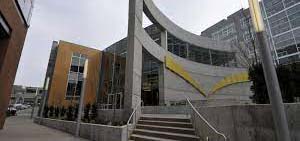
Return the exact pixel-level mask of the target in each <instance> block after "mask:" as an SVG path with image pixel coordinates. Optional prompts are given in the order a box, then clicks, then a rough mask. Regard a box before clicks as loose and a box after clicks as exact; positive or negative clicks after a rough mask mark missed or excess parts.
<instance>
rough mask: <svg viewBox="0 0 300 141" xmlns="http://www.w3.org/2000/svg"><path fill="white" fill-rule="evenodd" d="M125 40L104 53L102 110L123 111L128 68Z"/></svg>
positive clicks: (101, 80) (101, 94) (100, 90)
mask: <svg viewBox="0 0 300 141" xmlns="http://www.w3.org/2000/svg"><path fill="white" fill-rule="evenodd" d="M126 47H127V41H126V40H125V39H123V40H121V41H120V42H117V43H116V44H114V45H112V46H111V47H109V48H107V49H106V50H104V51H103V54H102V64H101V71H100V73H101V74H100V86H99V97H98V100H99V101H100V108H101V109H122V108H123V106H124V86H125V68H126Z"/></svg>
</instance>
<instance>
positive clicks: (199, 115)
mask: <svg viewBox="0 0 300 141" xmlns="http://www.w3.org/2000/svg"><path fill="white" fill-rule="evenodd" d="M186 100H187V102H188V103H189V105H190V106H191V107H192V109H193V111H194V112H195V113H196V114H197V115H198V117H200V118H201V119H202V120H203V121H204V122H205V123H206V124H207V125H208V127H210V128H211V129H212V130H213V131H214V132H215V133H216V134H217V135H219V136H222V137H223V138H224V140H225V141H226V140H227V138H226V136H225V134H223V133H221V132H219V131H217V130H216V129H215V128H214V127H213V126H212V125H211V124H210V123H209V122H208V121H207V120H206V119H205V118H204V117H203V116H202V115H201V114H200V113H199V112H198V111H197V110H196V108H195V107H194V106H193V104H192V103H191V101H190V99H189V98H188V97H186ZM207 139H208V138H207Z"/></svg>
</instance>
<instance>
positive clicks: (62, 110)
mask: <svg viewBox="0 0 300 141" xmlns="http://www.w3.org/2000/svg"><path fill="white" fill-rule="evenodd" d="M65 114H66V109H65V107H64V106H62V107H61V108H60V117H61V118H64V117H65Z"/></svg>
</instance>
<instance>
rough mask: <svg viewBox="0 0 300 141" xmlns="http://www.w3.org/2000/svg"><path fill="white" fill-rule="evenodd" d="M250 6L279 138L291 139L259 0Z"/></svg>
mask: <svg viewBox="0 0 300 141" xmlns="http://www.w3.org/2000/svg"><path fill="white" fill-rule="evenodd" d="M249 8H250V13H251V18H252V22H253V26H254V29H255V32H256V36H257V41H258V46H259V48H260V55H261V61H262V66H263V70H264V76H265V81H266V85H267V89H268V95H269V99H270V103H271V106H272V114H273V120H274V124H275V129H276V135H277V140H279V141H290V140H291V139H290V134H289V128H288V124H287V119H286V114H285V110H284V105H283V102H282V97H281V91H280V87H279V83H278V78H277V74H276V71H275V67H274V64H273V59H272V56H271V51H270V47H269V44H268V40H267V37H266V32H265V26H264V22H263V18H262V15H261V10H260V6H259V2H258V0H249Z"/></svg>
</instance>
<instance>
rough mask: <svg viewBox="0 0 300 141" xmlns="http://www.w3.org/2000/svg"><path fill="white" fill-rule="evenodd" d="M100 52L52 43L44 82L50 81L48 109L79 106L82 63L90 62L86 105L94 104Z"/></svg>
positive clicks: (74, 45) (63, 43)
mask: <svg viewBox="0 0 300 141" xmlns="http://www.w3.org/2000/svg"><path fill="white" fill-rule="evenodd" d="M101 56H102V54H101V52H100V51H98V50H95V49H92V48H88V47H84V46H81V45H76V44H73V43H69V42H65V41H60V42H59V43H58V42H56V41H55V42H53V46H52V49H51V55H50V59H49V63H48V69H47V73H46V78H47V77H49V78H50V79H49V80H50V82H49V89H48V96H47V105H49V106H65V107H66V108H67V107H68V106H69V105H75V104H77V103H78V99H79V96H80V92H81V89H82V84H83V70H84V63H85V60H86V59H88V60H89V65H88V74H87V80H86V81H87V83H86V91H85V92H86V95H85V104H87V103H90V104H93V103H94V102H95V100H96V93H97V91H98V84H99V72H100V66H101Z"/></svg>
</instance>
